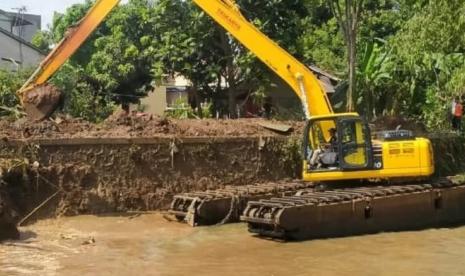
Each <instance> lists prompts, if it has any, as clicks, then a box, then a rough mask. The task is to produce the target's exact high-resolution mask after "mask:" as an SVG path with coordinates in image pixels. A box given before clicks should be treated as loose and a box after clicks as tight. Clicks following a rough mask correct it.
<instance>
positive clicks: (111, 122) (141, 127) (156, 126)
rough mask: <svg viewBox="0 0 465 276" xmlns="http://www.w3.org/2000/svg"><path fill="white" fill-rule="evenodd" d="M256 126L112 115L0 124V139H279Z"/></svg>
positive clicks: (296, 126)
mask: <svg viewBox="0 0 465 276" xmlns="http://www.w3.org/2000/svg"><path fill="white" fill-rule="evenodd" d="M260 122H265V120H262V119H239V120H214V119H204V120H176V119H168V118H164V117H156V116H148V115H134V116H117V115H114V116H113V117H110V118H108V119H107V120H106V121H104V122H103V123H100V124H92V123H89V122H87V121H84V120H80V119H75V118H68V117H66V116H64V117H57V118H55V119H50V120H45V121H41V122H31V121H28V120H27V119H21V120H18V121H9V120H0V138H1V139H39V138H40V139H44V138H46V139H50V138H98V137H105V138H109V137H118V138H128V137H172V136H176V137H180V136H183V137H186V136H187V137H199V136H208V137H218V136H220V137H225V136H226V137H238V136H241V137H243V136H282V135H283V134H280V133H276V132H274V131H271V130H268V129H265V128H264V127H262V126H260V125H259V123H260ZM266 122H269V121H266ZM276 123H278V122H276ZM279 123H280V124H287V125H290V126H292V128H293V130H294V131H293V132H292V135H297V136H300V134H301V133H302V129H303V126H304V123H303V122H295V121H288V122H279Z"/></svg>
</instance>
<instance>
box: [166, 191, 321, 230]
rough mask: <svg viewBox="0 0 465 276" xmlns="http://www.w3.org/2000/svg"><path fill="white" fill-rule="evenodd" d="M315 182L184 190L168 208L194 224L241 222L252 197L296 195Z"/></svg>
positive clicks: (181, 219) (182, 219) (172, 212)
mask: <svg viewBox="0 0 465 276" xmlns="http://www.w3.org/2000/svg"><path fill="white" fill-rule="evenodd" d="M311 185H312V184H311V183H305V182H283V183H266V184H257V185H246V186H226V187H225V188H224V189H219V190H213V191H202V192H191V193H183V194H179V195H175V196H174V198H173V201H172V203H171V207H170V210H169V211H168V212H169V213H170V214H171V215H174V216H175V217H176V218H177V220H178V221H184V222H186V223H188V224H189V225H191V226H200V225H213V224H223V223H229V222H237V221H239V217H240V215H241V214H242V211H243V210H244V209H245V207H246V206H247V202H248V201H249V200H260V199H265V198H272V197H279V196H286V195H292V194H294V193H295V192H296V191H298V190H301V189H309V188H310V187H311Z"/></svg>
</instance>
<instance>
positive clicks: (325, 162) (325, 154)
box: [310, 128, 337, 168]
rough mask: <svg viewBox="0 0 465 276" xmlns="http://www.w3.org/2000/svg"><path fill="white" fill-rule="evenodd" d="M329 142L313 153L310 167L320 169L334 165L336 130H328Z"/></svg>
mask: <svg viewBox="0 0 465 276" xmlns="http://www.w3.org/2000/svg"><path fill="white" fill-rule="evenodd" d="M328 132H329V137H330V138H329V141H328V143H326V144H323V145H320V147H319V148H318V149H316V150H315V151H314V152H313V155H312V158H311V159H310V165H311V166H312V167H313V168H321V167H323V166H330V165H334V164H336V161H337V130H336V129H335V128H330V129H329V130H328Z"/></svg>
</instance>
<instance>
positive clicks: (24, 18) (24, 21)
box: [0, 9, 42, 28]
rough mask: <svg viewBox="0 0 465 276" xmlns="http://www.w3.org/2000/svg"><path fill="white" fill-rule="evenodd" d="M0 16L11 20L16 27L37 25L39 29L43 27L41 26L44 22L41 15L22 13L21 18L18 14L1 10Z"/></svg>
mask: <svg viewBox="0 0 465 276" xmlns="http://www.w3.org/2000/svg"><path fill="white" fill-rule="evenodd" d="M0 14H1V15H4V16H6V17H8V18H10V21H11V22H15V26H26V25H37V27H39V28H40V27H41V26H40V25H41V23H42V22H41V16H40V15H36V14H29V13H22V14H21V16H18V14H17V13H14V12H7V11H4V10H1V9H0ZM33 21H35V22H33Z"/></svg>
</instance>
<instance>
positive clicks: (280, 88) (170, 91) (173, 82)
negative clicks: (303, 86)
mask: <svg viewBox="0 0 465 276" xmlns="http://www.w3.org/2000/svg"><path fill="white" fill-rule="evenodd" d="M309 69H310V70H311V71H312V72H313V74H314V75H315V76H316V77H317V78H318V80H319V81H320V84H321V86H322V87H323V89H324V90H325V91H326V93H327V94H328V96H329V97H331V95H332V94H333V93H334V92H335V87H336V86H337V84H338V83H339V82H340V81H341V80H340V79H339V78H337V77H335V76H333V75H331V74H329V73H327V72H325V71H323V70H322V69H320V68H318V67H316V66H314V65H311V66H309ZM190 88H191V84H190V82H189V81H188V80H186V79H185V78H183V77H182V76H176V77H175V78H167V79H166V80H165V82H164V83H163V85H162V86H158V87H156V88H155V89H154V90H153V91H152V92H149V93H148V95H147V97H145V98H143V99H141V101H140V104H139V106H138V107H137V108H139V109H141V110H143V111H144V112H148V113H151V114H155V115H163V114H164V113H165V111H166V110H170V109H173V108H179V106H176V103H178V102H185V103H189V102H190V100H192V99H193V98H194V97H193V95H191V94H192V93H191V91H192V90H191V89H190ZM266 94H267V95H268V96H269V97H268V99H267V100H268V101H269V102H270V103H271V105H273V106H274V107H275V108H276V109H278V110H279V112H283V113H289V112H292V110H295V109H296V108H297V109H300V108H301V102H300V99H299V98H298V97H297V95H296V94H295V93H294V92H293V91H292V90H291V88H290V87H289V86H288V85H287V84H286V83H285V82H284V81H283V80H281V78H279V77H278V76H275V77H274V78H273V79H272V85H271V87H270V88H269V90H268V91H266ZM238 95H239V96H238V98H237V100H238V103H242V104H241V106H242V109H243V110H241V112H240V113H241V116H245V117H248V116H252V117H254V116H257V115H258V113H260V111H261V109H262V107H260V106H257V104H255V103H254V102H253V101H252V99H251V98H249V97H248V96H247V95H248V92H247V91H244V92H243V93H238ZM226 99H227V97H225V100H226ZM225 105H227V104H225ZM134 108H135V107H134Z"/></svg>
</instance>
